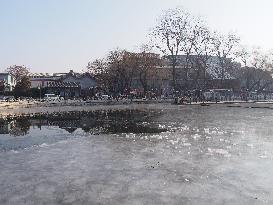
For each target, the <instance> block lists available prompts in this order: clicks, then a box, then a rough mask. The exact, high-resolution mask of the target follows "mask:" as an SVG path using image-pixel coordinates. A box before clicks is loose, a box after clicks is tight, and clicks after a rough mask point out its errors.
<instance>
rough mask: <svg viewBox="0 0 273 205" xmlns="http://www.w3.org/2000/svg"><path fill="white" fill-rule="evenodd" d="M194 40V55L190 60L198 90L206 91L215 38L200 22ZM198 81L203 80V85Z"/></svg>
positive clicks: (196, 27)
mask: <svg viewBox="0 0 273 205" xmlns="http://www.w3.org/2000/svg"><path fill="white" fill-rule="evenodd" d="M193 33H194V38H193V39H192V48H193V49H192V50H193V52H192V54H194V55H193V56H192V57H191V58H190V60H191V62H192V64H193V67H194V71H195V73H194V82H195V83H196V84H197V87H198V88H201V89H203V90H204V89H206V87H207V80H208V79H209V78H210V77H211V76H209V75H210V74H211V72H210V70H209V69H210V66H211V65H210V64H211V57H212V56H213V55H214V49H213V44H212V42H213V38H212V36H211V32H210V30H209V28H208V27H207V26H206V25H204V24H202V23H200V22H198V23H197V24H195V28H194V30H193ZM198 79H202V84H201V85H200V82H199V81H198Z"/></svg>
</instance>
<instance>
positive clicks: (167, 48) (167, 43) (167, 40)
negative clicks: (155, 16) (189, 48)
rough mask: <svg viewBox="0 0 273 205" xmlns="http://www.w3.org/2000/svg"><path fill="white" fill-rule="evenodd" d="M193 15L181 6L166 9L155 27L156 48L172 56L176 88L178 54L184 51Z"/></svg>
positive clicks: (153, 34) (175, 85) (174, 85)
mask: <svg viewBox="0 0 273 205" xmlns="http://www.w3.org/2000/svg"><path fill="white" fill-rule="evenodd" d="M191 21H192V16H191V15H190V14H189V13H188V12H187V11H185V10H183V9H181V8H176V9H170V10H168V11H166V12H165V13H164V14H163V15H162V16H161V17H160V19H159V22H158V24H157V26H156V27H155V28H154V29H153V32H152V37H153V41H154V44H155V46H156V48H158V49H159V50H160V51H161V52H162V53H163V55H166V56H170V58H171V64H172V69H173V70H172V76H173V87H174V89H176V87H177V83H176V66H177V61H178V55H180V54H181V53H183V49H184V48H185V47H186V45H187V42H188V40H189V33H190V28H191V27H192V26H191Z"/></svg>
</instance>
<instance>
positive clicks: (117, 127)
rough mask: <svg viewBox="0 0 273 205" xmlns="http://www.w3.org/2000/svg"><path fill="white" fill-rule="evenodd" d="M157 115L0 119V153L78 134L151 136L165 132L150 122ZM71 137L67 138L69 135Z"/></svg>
mask: <svg viewBox="0 0 273 205" xmlns="http://www.w3.org/2000/svg"><path fill="white" fill-rule="evenodd" d="M159 114H160V112H155V111H153V112H144V111H136V110H125V111H119V110H116V111H92V112H91V111H90V112H66V113H53V114H43V115H37V116H34V117H16V118H14V119H5V120H4V119H2V120H1V125H0V150H2V151H8V150H18V149H24V148H28V147H31V146H38V145H40V144H43V143H54V142H57V141H60V140H64V139H67V138H73V137H77V136H81V135H82V134H90V135H100V134H122V133H135V134H141V133H143V134H153V133H154V134H155V133H160V132H165V131H167V129H165V128H159V127H158V125H152V124H150V122H151V121H152V119H153V118H155V117H156V116H158V115H159ZM69 134H71V135H69Z"/></svg>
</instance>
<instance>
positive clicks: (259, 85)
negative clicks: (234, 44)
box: [237, 47, 273, 92]
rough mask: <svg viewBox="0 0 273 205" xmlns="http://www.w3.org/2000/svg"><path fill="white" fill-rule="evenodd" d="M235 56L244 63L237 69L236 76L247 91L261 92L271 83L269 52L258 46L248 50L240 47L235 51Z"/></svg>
mask: <svg viewBox="0 0 273 205" xmlns="http://www.w3.org/2000/svg"><path fill="white" fill-rule="evenodd" d="M237 58H238V60H239V61H241V62H242V63H243V65H244V66H243V67H242V68H241V69H239V71H238V78H239V79H240V80H241V82H242V84H243V85H244V86H245V88H246V89H247V90H248V91H250V92H251V91H253V90H257V91H258V92H261V91H263V90H264V89H266V88H267V87H268V86H269V85H271V84H272V83H273V81H272V76H271V75H272V60H271V58H270V54H267V53H266V52H263V51H262V50H261V49H260V48H254V49H253V50H249V49H247V48H245V47H241V48H240V49H239V51H238V52H237Z"/></svg>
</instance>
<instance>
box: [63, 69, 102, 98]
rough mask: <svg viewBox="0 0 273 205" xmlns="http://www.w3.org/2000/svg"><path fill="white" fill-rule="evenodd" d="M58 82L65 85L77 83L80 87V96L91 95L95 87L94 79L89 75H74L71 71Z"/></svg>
mask: <svg viewBox="0 0 273 205" xmlns="http://www.w3.org/2000/svg"><path fill="white" fill-rule="evenodd" d="M60 80H61V81H62V82H66V83H72V82H73V83H77V84H78V85H79V86H80V96H90V95H93V94H94V89H95V87H96V85H97V84H96V80H95V78H94V77H93V76H92V75H91V74H90V73H87V72H86V73H75V72H74V71H73V70H70V72H69V73H67V74H66V75H63V76H62V77H61V79H60Z"/></svg>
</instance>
